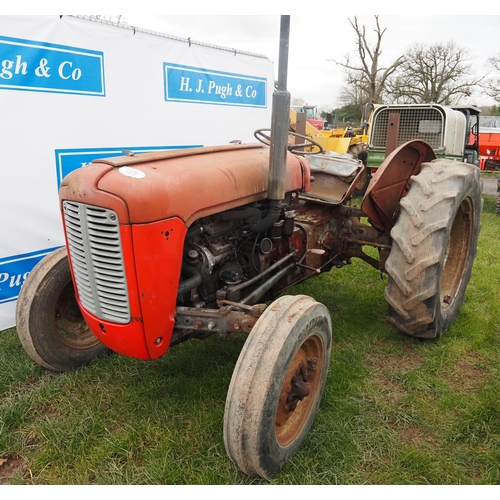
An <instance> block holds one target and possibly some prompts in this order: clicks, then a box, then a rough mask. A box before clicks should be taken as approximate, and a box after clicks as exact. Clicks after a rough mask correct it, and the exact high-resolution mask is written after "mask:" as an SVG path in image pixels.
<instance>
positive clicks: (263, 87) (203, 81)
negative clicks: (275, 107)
mask: <svg viewBox="0 0 500 500" xmlns="http://www.w3.org/2000/svg"><path fill="white" fill-rule="evenodd" d="M163 66H164V79H165V100H166V101H180V102H191V103H198V104H221V105H225V106H245V107H254V108H267V78H261V77H256V76H250V75H241V74H238V73H228V72H225V71H214V70H209V69H205V68H196V67H193V66H183V65H180V64H173V63H164V64H163Z"/></svg>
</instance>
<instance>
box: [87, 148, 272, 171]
mask: <svg viewBox="0 0 500 500" xmlns="http://www.w3.org/2000/svg"><path fill="white" fill-rule="evenodd" d="M262 147H263V146H262V144H228V145H225V146H208V147H204V148H189V149H173V150H167V151H153V152H151V153H142V154H132V155H129V156H114V157H112V158H102V159H99V160H93V161H92V163H105V164H106V165H111V166H112V167H115V168H116V167H129V166H131V165H140V164H141V163H147V162H150V161H159V160H168V159H171V158H181V157H184V156H196V155H200V154H209V153H217V152H221V151H235V150H240V149H251V148H262Z"/></svg>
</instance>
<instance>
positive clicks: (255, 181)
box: [60, 145, 310, 227]
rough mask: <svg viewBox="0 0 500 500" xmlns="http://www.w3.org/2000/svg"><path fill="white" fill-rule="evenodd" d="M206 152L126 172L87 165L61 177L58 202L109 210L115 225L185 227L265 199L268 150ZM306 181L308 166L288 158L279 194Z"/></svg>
mask: <svg viewBox="0 0 500 500" xmlns="http://www.w3.org/2000/svg"><path fill="white" fill-rule="evenodd" d="M208 149H209V151H207V153H206V154H196V155H191V156H190V155H182V156H173V157H168V158H163V159H159V160H151V161H147V162H145V163H144V162H142V163H140V164H132V165H133V166H132V167H130V166H129V165H128V164H127V165H126V167H128V168H126V167H125V166H124V167H120V168H113V167H111V166H110V165H108V164H103V163H92V164H90V165H89V166H88V167H83V168H81V169H78V170H76V171H74V172H72V173H70V174H69V175H68V176H66V178H65V179H64V181H63V185H62V189H61V193H60V197H61V199H68V200H73V201H83V202H85V203H92V204H95V205H97V206H103V207H106V208H110V209H113V210H115V211H117V212H118V213H119V217H120V223H121V224H123V223H127V222H131V223H149V222H154V221H158V220H163V219H166V218H168V217H173V216H176V217H179V218H180V219H182V220H183V221H184V223H185V224H186V226H188V227H189V226H190V225H191V224H192V222H193V221H195V220H196V219H199V218H201V217H205V216H208V215H211V214H214V213H218V212H222V211H224V210H228V209H231V208H234V207H237V206H241V205H244V204H247V203H251V202H254V201H258V200H264V199H266V198H267V186H268V172H269V148H266V147H261V146H260V145H259V146H258V147H252V148H248V147H244V148H237V147H235V146H231V147H229V148H226V149H225V150H223V151H216V152H214V151H211V148H208ZM130 158H132V159H133V157H130ZM309 177H310V170H309V164H308V163H307V162H305V161H304V160H303V159H301V158H298V157H296V156H294V155H291V154H288V155H287V164H286V180H285V190H286V191H287V192H290V191H301V190H303V189H307V188H308V185H309Z"/></svg>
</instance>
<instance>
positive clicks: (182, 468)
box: [0, 196, 500, 485]
mask: <svg viewBox="0 0 500 500" xmlns="http://www.w3.org/2000/svg"><path fill="white" fill-rule="evenodd" d="M495 204H496V200H495V199H494V198H491V197H487V196H485V207H484V212H483V216H482V223H483V226H482V232H481V235H480V242H479V252H478V256H477V259H476V262H475V265H474V272H473V277H472V280H471V283H470V285H469V288H468V290H467V294H466V301H465V303H464V305H463V307H462V309H461V312H460V315H459V318H458V320H457V321H456V323H454V324H453V325H452V327H451V329H450V330H449V331H448V332H446V334H445V335H444V336H443V338H442V339H441V340H439V341H419V340H417V339H412V338H409V337H406V336H404V335H402V334H400V333H398V332H396V331H395V330H394V329H392V328H391V327H390V326H389V324H388V323H387V322H386V319H385V310H386V304H385V301H384V298H383V291H384V287H385V280H384V279H381V277H380V275H379V273H377V272H376V271H375V270H373V269H372V268H370V267H369V266H367V265H366V264H364V263H363V262H360V261H354V262H353V264H352V265H350V266H346V267H344V268H342V269H339V270H332V271H331V272H330V273H328V274H324V275H321V276H319V277H318V278H316V279H314V280H310V281H308V282H305V283H303V284H302V285H300V286H297V287H295V288H294V289H293V290H291V292H290V293H294V294H298V293H305V294H308V295H312V296H314V297H315V298H316V299H317V300H319V301H320V302H323V303H324V304H325V305H326V306H327V307H328V308H329V310H330V311H331V314H332V322H333V328H334V350H333V353H332V359H331V365H330V371H329V375H328V380H327V385H326V389H325V393H324V396H323V400H322V404H321V407H320V410H319V412H318V414H317V417H316V420H315V423H314V425H313V428H312V430H311V432H310V434H309V435H308V437H307V439H306V441H305V442H304V444H303V446H302V447H301V448H300V450H299V451H298V453H297V454H296V455H295V456H294V457H293V458H292V459H291V460H290V461H289V462H288V463H287V464H286V466H285V467H284V469H283V471H282V473H281V474H280V475H279V476H278V477H277V478H276V479H275V480H274V481H273V483H275V484H357V485H364V484H394V485H395V484H475V485H480V484H498V483H499V482H500V371H499V367H500V292H499V286H500V263H499V262H500V217H498V216H497V215H495ZM244 341H245V337H244V336H240V337H236V338H229V339H227V340H225V341H221V340H219V339H218V338H217V337H215V336H213V337H211V338H209V339H206V340H203V341H196V340H192V341H189V342H186V343H184V344H180V345H178V346H176V347H174V348H172V349H171V350H170V351H169V352H168V353H167V355H166V356H165V357H164V358H162V359H159V360H156V361H149V362H143V361H138V360H134V359H130V358H126V357H123V356H119V355H116V354H110V355H109V356H105V357H103V358H100V359H97V360H96V361H95V362H94V363H92V364H91V365H90V366H86V367H84V368H81V369H79V370H76V371H74V372H71V373H65V374H53V373H50V372H48V371H46V370H44V369H42V368H40V367H39V366H38V365H36V364H35V363H34V362H32V361H31V359H30V358H29V357H28V356H27V355H26V354H25V352H24V351H23V349H22V347H21V344H20V342H19V340H18V338H17V336H16V332H15V329H10V330H6V331H3V332H1V334H0V366H1V369H0V463H3V462H5V463H4V464H3V466H1V467H0V484H2V483H3V484H37V485H43V484H106V485H107V484H192V485H195V484H266V483H267V482H266V481H263V480H261V479H255V478H253V479H252V478H248V477H246V476H245V475H244V474H242V473H241V472H240V471H239V470H238V469H237V467H236V466H235V465H234V464H233V463H232V462H231V461H230V460H229V458H228V457H227V456H226V453H225V450H224V443H223V439H222V422H223V417H224V402H225V397H226V392H227V388H228V385H229V381H230V378H231V373H232V370H233V367H234V365H235V363H236V360H237V358H238V354H239V351H240V350H241V347H242V345H243V343H244Z"/></svg>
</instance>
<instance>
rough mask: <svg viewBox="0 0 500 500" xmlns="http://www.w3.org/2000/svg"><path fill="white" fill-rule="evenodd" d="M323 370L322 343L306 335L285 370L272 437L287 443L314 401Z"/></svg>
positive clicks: (306, 417)
mask: <svg viewBox="0 0 500 500" xmlns="http://www.w3.org/2000/svg"><path fill="white" fill-rule="evenodd" d="M322 371H323V344H322V343H321V339H320V338H319V337H318V336H317V335H314V334H313V335H312V336H310V337H308V338H307V339H306V340H305V341H304V343H303V344H302V345H301V346H300V348H299V349H298V351H297V352H296V354H295V356H294V358H293V360H292V362H291V363H290V366H289V368H288V371H287V373H286V376H285V379H284V382H283V386H282V388H281V394H280V398H279V401H278V409H277V411H276V423H275V431H276V439H277V441H278V443H279V445H280V446H287V445H289V444H290V443H291V442H293V440H294V439H295V438H296V437H297V436H298V434H299V433H300V431H301V430H302V428H303V427H304V424H305V423H306V421H307V419H308V416H309V414H310V413H311V410H312V408H313V406H314V402H315V401H316V396H317V393H318V389H319V384H320V381H321V374H322Z"/></svg>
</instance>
